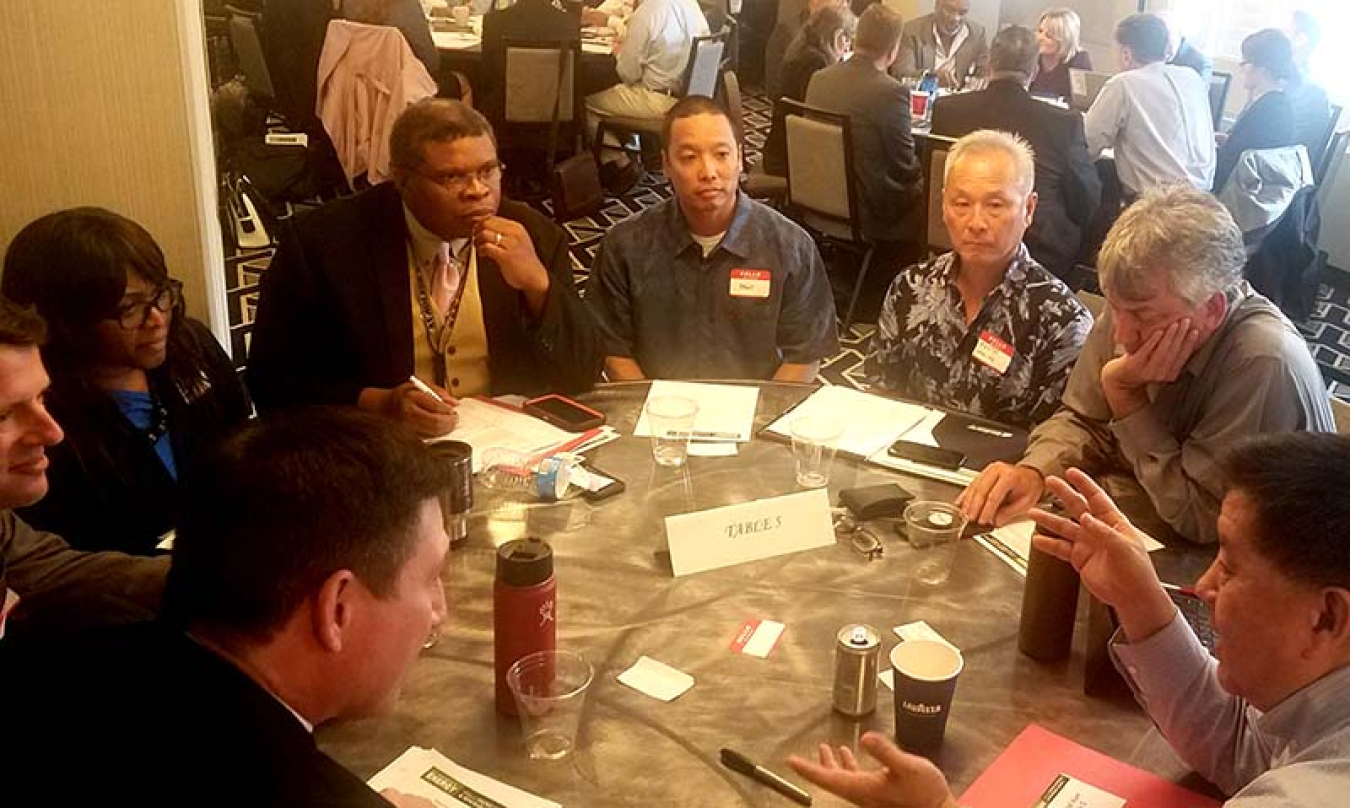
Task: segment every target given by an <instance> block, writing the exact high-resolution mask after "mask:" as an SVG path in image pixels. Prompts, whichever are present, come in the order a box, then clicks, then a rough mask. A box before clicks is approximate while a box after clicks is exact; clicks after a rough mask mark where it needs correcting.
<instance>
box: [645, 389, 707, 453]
mask: <svg viewBox="0 0 1350 808" xmlns="http://www.w3.org/2000/svg"><path fill="white" fill-rule="evenodd" d="M697 418H698V402H697V401H694V400H693V399H690V398H685V397H684V396H653V397H651V398H649V399H648V400H647V428H648V429H649V430H650V431H651V434H652V457H653V458H655V459H656V463H657V465H660V466H671V467H674V466H683V465H684V461H685V459H686V458H687V457H688V456H689V434H690V433H691V432H693V431H694V421H695V419H697Z"/></svg>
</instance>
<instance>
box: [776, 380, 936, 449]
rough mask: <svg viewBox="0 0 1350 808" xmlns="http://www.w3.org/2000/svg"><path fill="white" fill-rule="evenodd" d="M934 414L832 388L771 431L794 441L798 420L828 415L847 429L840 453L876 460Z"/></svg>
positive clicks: (796, 409) (817, 393)
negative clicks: (793, 424)
mask: <svg viewBox="0 0 1350 808" xmlns="http://www.w3.org/2000/svg"><path fill="white" fill-rule="evenodd" d="M931 412H932V410H930V409H928V408H927V407H921V406H919V405H917V404H907V403H905V402H903V401H895V400H894V399H889V398H883V397H881V396H874V395H870V394H868V393H863V392H860V391H858V390H852V389H849V388H846V387H839V386H837V385H828V386H825V387H822V388H820V389H819V390H817V391H815V392H814V393H812V394H811V396H810V397H809V398H807V399H806V400H805V401H803V402H802V403H801V404H798V405H797V406H796V407H794V408H793V409H792V411H791V412H789V413H787V414H786V415H784V416H783V417H782V418H779V419H778V420H777V421H774V422H773V423H772V424H770V425H769V431H770V432H774V433H777V434H779V435H782V436H783V437H786V438H791V437H792V422H793V421H795V420H796V419H798V418H801V417H802V416H804V415H828V416H830V417H832V418H834V419H836V420H838V421H839V422H840V423H841V424H843V425H844V434H843V435H841V436H840V438H839V444H838V447H837V448H838V449H839V451H841V452H846V453H849V454H853V455H857V456H859V457H872V456H873V455H875V454H876V453H877V452H881V453H882V454H885V452H886V449H887V447H889V446H890V445H891V444H892V443H894V442H895V441H896V439H897V438H899V437H900V436H901V435H903V434H905V433H906V432H908V431H909V430H911V429H913V428H914V427H915V426H916V425H917V424H919V423H920V422H922V421H923V420H924V418H925V417H926V416H928V414H929V413H931Z"/></svg>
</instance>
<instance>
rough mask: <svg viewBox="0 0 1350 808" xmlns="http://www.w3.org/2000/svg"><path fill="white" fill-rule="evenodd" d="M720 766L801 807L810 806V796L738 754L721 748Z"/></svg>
mask: <svg viewBox="0 0 1350 808" xmlns="http://www.w3.org/2000/svg"><path fill="white" fill-rule="evenodd" d="M722 765H723V766H726V767H727V768H728V769H731V770H732V771H736V772H740V773H741V774H744V775H745V776H747V777H750V778H752V779H754V780H758V781H759V782H761V783H763V784H764V785H766V786H768V787H769V788H772V789H773V790H774V791H777V792H778V793H779V794H782V795H783V796H784V797H787V798H788V799H790V800H792V801H793V802H799V803H801V804H802V805H810V804H811V795H810V794H807V793H806V792H805V791H802V790H801V789H800V788H798V787H797V786H794V785H793V784H792V783H789V782H788V781H787V780H784V779H783V778H782V777H779V776H778V775H777V774H774V773H773V772H771V771H769V770H768V769H766V768H764V767H763V766H759V765H757V764H755V763H754V762H752V761H751V760H750V759H749V758H747V757H746V756H745V755H742V754H741V753H739V752H735V751H733V750H731V749H726V748H723V749H722Z"/></svg>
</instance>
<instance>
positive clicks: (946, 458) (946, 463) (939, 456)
mask: <svg viewBox="0 0 1350 808" xmlns="http://www.w3.org/2000/svg"><path fill="white" fill-rule="evenodd" d="M887 454H889V455H890V456H891V457H898V458H900V459H901V460H909V461H912V462H914V463H922V464H924V465H925V466H933V467H935V468H940V469H951V470H952V471H955V470H957V469H959V468H961V464H963V463H965V462H966V456H965V454H964V453H962V452H958V451H955V450H954V449H943V448H941V447H939V446H928V445H926V444H923V443H914V442H912V441H907V440H898V441H896V442H895V443H892V444H891V448H890V449H888V450H887Z"/></svg>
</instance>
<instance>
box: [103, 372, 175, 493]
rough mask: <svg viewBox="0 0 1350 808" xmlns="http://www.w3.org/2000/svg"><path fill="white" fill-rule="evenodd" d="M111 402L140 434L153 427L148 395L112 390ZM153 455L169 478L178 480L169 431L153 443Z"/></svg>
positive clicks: (153, 402) (153, 412)
mask: <svg viewBox="0 0 1350 808" xmlns="http://www.w3.org/2000/svg"><path fill="white" fill-rule="evenodd" d="M112 396H113V400H114V401H116V402H117V408H118V409H120V410H121V411H122V414H123V415H125V416H126V418H127V420H128V421H130V422H131V425H132V426H134V427H136V428H137V429H139V430H141V431H142V432H146V431H149V430H150V428H151V427H152V426H154V420H155V400H154V398H153V397H152V396H151V395H150V394H149V393H143V392H141V391H139V390H114V391H112ZM154 446H155V454H156V455H158V456H159V461H160V462H161V463H163V464H164V470H165V471H167V472H169V476H170V477H172V478H174V479H175V480H177V479H178V466H177V464H176V463H175V462H174V459H173V443H172V442H171V441H170V440H169V431H168V430H167V429H166V430H164V433H163V434H161V435H160V436H159V437H158V438H157V439H156V440H155V443H154Z"/></svg>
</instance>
